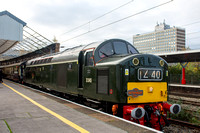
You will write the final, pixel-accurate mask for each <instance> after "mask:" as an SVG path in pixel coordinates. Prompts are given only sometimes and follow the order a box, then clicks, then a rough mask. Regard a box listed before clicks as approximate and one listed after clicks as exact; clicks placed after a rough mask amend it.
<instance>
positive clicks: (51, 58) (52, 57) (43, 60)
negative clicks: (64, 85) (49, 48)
mask: <svg viewBox="0 0 200 133" xmlns="http://www.w3.org/2000/svg"><path fill="white" fill-rule="evenodd" d="M102 42H103V41H101V42H93V43H90V44H88V45H80V46H76V47H73V48H68V49H66V50H64V51H62V52H59V53H54V54H49V55H44V56H41V57H38V58H35V59H31V60H29V61H28V62H27V64H26V65H27V66H29V65H44V64H55V63H56V64H57V63H63V62H76V61H78V56H79V53H80V51H83V50H87V49H91V48H94V49H95V48H96V47H98V46H99V45H100V44H101V43H102Z"/></svg>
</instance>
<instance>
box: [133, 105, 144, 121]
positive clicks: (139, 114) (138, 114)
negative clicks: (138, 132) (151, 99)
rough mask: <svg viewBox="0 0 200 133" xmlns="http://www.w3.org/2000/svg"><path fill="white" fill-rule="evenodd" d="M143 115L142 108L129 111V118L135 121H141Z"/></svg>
mask: <svg viewBox="0 0 200 133" xmlns="http://www.w3.org/2000/svg"><path fill="white" fill-rule="evenodd" d="M144 115H145V110H144V109H143V108H140V107H138V108H134V109H133V110H132V111H131V116H132V117H133V118H135V119H141V118H142V117H143V116H144Z"/></svg>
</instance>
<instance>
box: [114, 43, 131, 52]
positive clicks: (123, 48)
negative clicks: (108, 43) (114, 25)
mask: <svg viewBox="0 0 200 133" xmlns="http://www.w3.org/2000/svg"><path fill="white" fill-rule="evenodd" d="M114 49H115V54H128V51H127V44H126V43H124V42H114Z"/></svg>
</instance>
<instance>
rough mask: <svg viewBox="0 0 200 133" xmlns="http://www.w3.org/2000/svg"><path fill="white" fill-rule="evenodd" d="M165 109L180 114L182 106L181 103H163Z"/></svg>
mask: <svg viewBox="0 0 200 133" xmlns="http://www.w3.org/2000/svg"><path fill="white" fill-rule="evenodd" d="M163 107H164V109H165V110H167V111H170V112H171V113H172V114H178V113H179V112H180V111H181V106H180V105H179V104H172V105H171V104H168V103H163Z"/></svg>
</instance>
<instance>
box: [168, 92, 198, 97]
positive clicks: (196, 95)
mask: <svg viewBox="0 0 200 133" xmlns="http://www.w3.org/2000/svg"><path fill="white" fill-rule="evenodd" d="M169 95H174V96H183V97H190V98H200V95H199V94H195V93H189V94H188V93H182V92H172V91H170V92H169Z"/></svg>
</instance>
